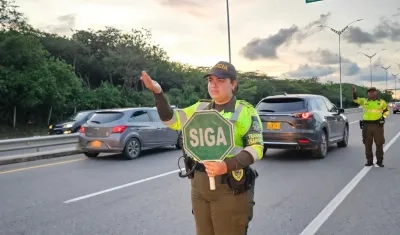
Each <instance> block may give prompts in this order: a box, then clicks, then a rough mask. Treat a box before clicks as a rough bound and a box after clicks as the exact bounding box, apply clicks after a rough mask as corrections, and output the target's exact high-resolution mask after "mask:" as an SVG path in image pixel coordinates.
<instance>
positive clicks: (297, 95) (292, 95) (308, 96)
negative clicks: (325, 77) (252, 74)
mask: <svg viewBox="0 0 400 235" xmlns="http://www.w3.org/2000/svg"><path fill="white" fill-rule="evenodd" d="M317 97H318V98H321V97H323V96H321V95H314V94H283V95H271V96H267V97H264V98H262V100H264V99H270V98H306V99H307V98H317Z"/></svg>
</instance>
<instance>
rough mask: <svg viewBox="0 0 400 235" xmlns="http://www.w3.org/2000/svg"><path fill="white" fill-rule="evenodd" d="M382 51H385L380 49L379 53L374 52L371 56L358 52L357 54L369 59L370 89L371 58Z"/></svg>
mask: <svg viewBox="0 0 400 235" xmlns="http://www.w3.org/2000/svg"><path fill="white" fill-rule="evenodd" d="M384 50H385V49H382V50H380V51H377V52H375V54H373V55H367V54H365V53H362V52H358V54H361V55H365V56H366V57H368V58H369V71H370V74H371V87H372V58H373V57H374V56H376V54H378V52H381V51H384Z"/></svg>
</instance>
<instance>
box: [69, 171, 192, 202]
mask: <svg viewBox="0 0 400 235" xmlns="http://www.w3.org/2000/svg"><path fill="white" fill-rule="evenodd" d="M182 170H185V169H184V168H183V169H182ZM178 172H179V169H178V170H174V171H169V172H166V173H163V174H159V175H155V176H152V177H148V178H145V179H141V180H137V181H133V182H131V183H127V184H123V185H120V186H116V187H113V188H109V189H105V190H102V191H98V192H95V193H91V194H87V195H85V196H82V197H77V198H73V199H70V200H67V201H65V202H64V203H66V204H68V203H71V202H77V201H80V200H83V199H87V198H90V197H95V196H98V195H101V194H104V193H108V192H112V191H115V190H118V189H122V188H126V187H129V186H132V185H135V184H140V183H144V182H146V181H150V180H154V179H157V178H161V177H164V176H167V175H171V174H174V173H178Z"/></svg>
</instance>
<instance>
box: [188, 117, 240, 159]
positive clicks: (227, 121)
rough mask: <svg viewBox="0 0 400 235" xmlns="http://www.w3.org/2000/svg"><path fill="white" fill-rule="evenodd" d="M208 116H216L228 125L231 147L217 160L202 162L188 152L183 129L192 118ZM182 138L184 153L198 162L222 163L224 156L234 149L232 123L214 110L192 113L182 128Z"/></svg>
mask: <svg viewBox="0 0 400 235" xmlns="http://www.w3.org/2000/svg"><path fill="white" fill-rule="evenodd" d="M210 114H216V116H218V117H219V118H220V119H222V120H223V121H224V122H225V123H227V124H228V125H229V129H230V130H231V133H232V134H231V135H230V136H229V138H230V140H231V146H230V147H229V148H228V149H227V150H226V151H225V153H224V154H222V156H221V157H219V160H205V161H202V160H200V159H199V157H198V156H196V155H195V154H194V153H193V152H192V151H190V150H189V148H188V147H187V145H186V141H185V139H186V137H185V136H186V135H185V129H186V127H187V126H188V125H189V124H190V122H191V121H193V119H194V118H197V117H199V118H200V116H201V115H210ZM182 137H183V138H182V141H183V149H184V150H185V151H186V152H188V153H190V154H191V156H192V157H194V158H196V160H197V161H199V162H206V161H223V160H224V159H225V158H226V156H227V155H228V154H229V152H231V151H232V149H234V148H235V139H234V132H233V123H232V122H231V121H229V120H227V119H226V118H225V117H224V116H222V115H221V114H220V113H219V112H218V111H217V110H214V109H212V110H201V111H196V112H194V114H193V115H192V116H191V117H190V118H189V120H187V121H186V122H185V124H184V125H183V126H182Z"/></svg>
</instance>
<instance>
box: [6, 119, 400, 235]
mask: <svg viewBox="0 0 400 235" xmlns="http://www.w3.org/2000/svg"><path fill="white" fill-rule="evenodd" d="M360 115H361V114H351V115H348V116H349V118H350V121H352V122H354V123H352V124H351V125H350V140H349V146H348V147H347V148H337V147H336V146H333V147H332V148H331V149H330V151H329V155H328V157H327V158H326V159H322V160H315V159H312V158H311V157H309V156H307V155H305V154H299V153H296V152H288V151H281V150H268V152H267V155H266V156H265V157H264V159H263V160H261V161H258V162H257V163H256V164H255V168H256V169H257V171H258V172H259V173H260V177H259V178H258V180H257V182H256V196H255V197H256V198H255V199H256V206H255V215H254V220H253V221H252V222H251V225H250V230H249V234H251V235H265V234H273V235H292V234H302V235H313V234H318V235H330V234H335V235H339V234H340V235H341V234H343V235H345V234H346V235H348V234H351V235H358V234H360V235H375V234H376V235H383V234H385V235H392V234H393V235H398V231H399V230H400V223H399V222H398V221H400V213H399V211H400V205H399V204H398V201H399V199H400V186H399V183H398V182H399V180H400V159H399V157H398V154H396V151H398V149H399V148H400V138H399V139H397V137H399V135H400V134H398V133H399V132H400V125H398V124H397V123H399V120H400V115H391V116H390V117H389V119H388V120H387V124H386V126H385V137H386V147H385V149H386V153H385V157H386V161H385V168H375V167H372V168H366V167H364V163H365V158H364V154H363V152H364V147H363V145H362V142H361V137H360V136H361V130H360V129H359V127H358V123H357V120H358V118H359V117H360ZM179 156H180V151H177V150H175V149H174V148H165V149H161V150H153V151H147V152H146V153H145V154H144V155H143V156H142V157H141V158H138V159H136V160H133V161H126V160H123V159H122V158H121V157H119V156H118V155H111V156H104V157H102V158H99V159H86V158H85V157H84V156H82V155H78V156H70V157H64V158H58V159H49V160H41V161H35V162H26V163H18V164H13V165H4V166H0V187H1V192H0V201H1V203H0V228H1V229H0V234H1V235H3V234H4V235H11V234H13V235H14V234H34V235H36V234H46V235H47V234H49V235H50V234H51V235H54V234H57V235H62V234H74V235H75V234H76V235H81V234H82V235H90V234H102V235H103V234H104V235H107V234H113V235H117V234H123V235H125V234H129V235H130V234H135V235H142V234H143V235H145V234H146V235H155V234H163V235H164V234H165V235H192V234H193V235H194V234H195V232H194V222H193V218H192V215H191V207H190V187H189V181H188V180H187V179H181V178H179V177H178V175H177V173H176V172H174V171H176V169H177V159H178V157H179ZM161 174H164V175H161ZM356 176H357V177H356ZM355 177H356V178H355ZM354 178H355V180H354ZM346 185H347V186H346ZM345 187H346V188H345ZM344 188H345V190H343V189H344ZM337 195H338V196H337ZM302 232H303V233H302Z"/></svg>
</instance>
